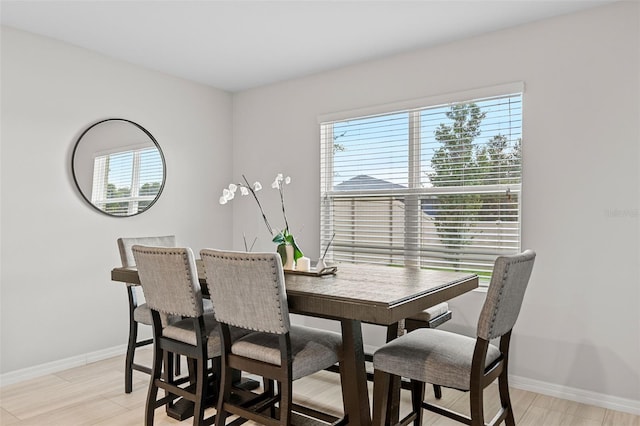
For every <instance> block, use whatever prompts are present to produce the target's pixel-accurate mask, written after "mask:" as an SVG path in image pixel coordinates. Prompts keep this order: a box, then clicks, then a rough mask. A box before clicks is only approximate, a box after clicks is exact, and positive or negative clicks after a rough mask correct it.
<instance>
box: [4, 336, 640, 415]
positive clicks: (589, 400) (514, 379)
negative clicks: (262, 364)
mask: <svg viewBox="0 0 640 426" xmlns="http://www.w3.org/2000/svg"><path fill="white" fill-rule="evenodd" d="M376 349H377V348H376V347H373V346H369V345H365V351H367V352H369V353H373V352H374V351H375V350H376ZM125 351H126V345H120V346H114V347H111V348H107V349H102V350H99V351H96V352H90V353H87V354H84V355H78V356H74V357H70V358H66V359H62V360H58V361H53V362H48V363H45V364H41V365H36V366H35V367H29V368H23V369H21V370H16V371H11V372H9V373H5V374H2V375H0V387H1V386H6V385H11V384H14V383H19V382H22V381H25V380H29V379H33V378H36V377H40V376H44V375H47V374H52V373H57V372H58V371H63V370H67V369H69V368H73V367H79V366H82V365H86V364H89V363H92V362H96V361H101V360H103V359H107V358H111V357H114V356H119V355H122V354H124V353H125ZM509 384H510V385H511V386H513V387H514V388H517V389H522V390H526V391H531V392H536V393H540V394H543V395H548V396H552V397H555V398H562V399H567V400H569V401H575V402H580V403H583V404H588V405H594V406H596V407H602V408H608V409H610V410H616V411H624V412H626V413H631V414H635V415H640V401H639V400H633V399H627V398H620V397H616V396H612V395H605V394H601V393H598V392H592V391H587V390H583V389H576V388H571V387H568V386H562V385H558V384H555V383H548V382H542V381H539V380H534V379H529V378H526V377H518V376H509Z"/></svg>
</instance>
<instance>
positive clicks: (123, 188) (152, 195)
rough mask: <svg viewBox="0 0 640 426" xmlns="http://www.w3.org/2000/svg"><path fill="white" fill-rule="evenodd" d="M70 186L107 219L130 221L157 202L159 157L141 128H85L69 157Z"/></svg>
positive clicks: (161, 172) (117, 122)
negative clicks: (129, 219) (128, 217)
mask: <svg viewBox="0 0 640 426" xmlns="http://www.w3.org/2000/svg"><path fill="white" fill-rule="evenodd" d="M71 168H72V172H73V180H74V181H75V183H76V186H77V187H78V190H79V191H80V194H82V197H83V198H84V199H85V200H86V201H87V202H88V203H89V204H91V206H93V207H94V208H96V209H97V210H99V211H100V212H102V213H105V214H108V215H110V216H121V217H122V216H134V215H137V214H140V213H142V212H144V211H146V210H148V209H149V208H150V207H151V206H152V205H153V204H154V203H155V202H156V201H157V200H158V197H160V194H161V193H162V189H163V188H164V182H165V177H166V166H165V161H164V155H163V154H162V150H161V149H160V145H158V142H157V141H156V140H155V138H154V137H153V136H152V135H151V133H149V132H148V131H147V130H146V129H145V128H144V127H142V126H141V125H139V124H137V123H134V122H133V121H130V120H125V119H122V118H109V119H107V120H102V121H99V122H97V123H95V124H92V125H91V126H89V127H88V128H87V129H86V130H85V131H84V132H82V134H81V135H80V137H79V138H78V141H77V142H76V145H75V147H74V148H73V154H72V157H71Z"/></svg>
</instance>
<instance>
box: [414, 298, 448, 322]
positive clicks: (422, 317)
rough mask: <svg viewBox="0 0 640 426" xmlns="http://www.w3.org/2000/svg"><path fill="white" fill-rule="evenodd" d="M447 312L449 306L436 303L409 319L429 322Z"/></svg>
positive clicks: (445, 303)
mask: <svg viewBox="0 0 640 426" xmlns="http://www.w3.org/2000/svg"><path fill="white" fill-rule="evenodd" d="M447 312H449V304H448V303H447V302H442V303H438V304H437V305H435V306H432V307H430V308H428V309H425V310H424V311H422V312H419V313H417V314H416V315H412V316H411V317H410V318H411V319H414V320H417V321H424V322H429V321H431V320H432V319H434V318H436V317H439V316H440V315H442V314H446V313H447Z"/></svg>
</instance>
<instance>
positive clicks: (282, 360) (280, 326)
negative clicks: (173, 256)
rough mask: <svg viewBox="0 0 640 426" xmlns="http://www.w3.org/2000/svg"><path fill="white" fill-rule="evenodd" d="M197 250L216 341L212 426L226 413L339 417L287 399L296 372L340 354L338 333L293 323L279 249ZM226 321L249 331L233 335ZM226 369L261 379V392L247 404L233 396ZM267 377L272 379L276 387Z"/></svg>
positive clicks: (280, 419)
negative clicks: (218, 361) (217, 378)
mask: <svg viewBox="0 0 640 426" xmlns="http://www.w3.org/2000/svg"><path fill="white" fill-rule="evenodd" d="M200 257H201V258H202V261H203V264H204V270H205V274H206V277H207V286H208V287H209V293H210V294H211V299H212V301H213V306H214V311H215V315H216V319H217V320H218V321H219V323H220V335H221V341H222V375H221V376H222V378H221V381H222V383H221V386H220V396H219V398H218V406H217V414H216V426H222V425H224V424H225V421H226V418H227V417H228V416H229V415H236V416H239V417H240V418H242V419H247V420H253V421H255V422H258V423H260V424H264V425H290V424H291V418H292V411H296V412H302V413H304V414H305V415H307V416H311V417H317V418H320V419H322V420H323V421H325V422H330V423H332V424H342V423H343V422H344V421H345V420H344V419H338V418H335V417H333V416H329V415H328V414H326V413H321V412H319V411H316V410H312V409H311V408H309V407H302V406H299V405H297V404H293V402H292V382H293V381H294V380H296V379H299V378H301V377H304V376H308V375H310V374H313V373H315V372H317V371H320V370H323V369H325V368H326V367H328V366H330V365H333V364H335V363H336V362H339V361H340V359H341V358H342V337H341V336H340V334H338V333H334V332H330V331H325V330H318V329H315V328H310V327H303V326H296V325H291V322H290V319H289V309H288V306H287V295H286V291H285V282H284V271H283V268H282V261H281V259H280V255H279V254H277V253H246V252H230V251H220V250H212V249H205V250H202V251H201V252H200ZM230 326H234V327H240V328H243V329H246V330H251V331H253V333H251V334H248V335H246V336H244V337H241V338H239V339H235V338H234V337H233V336H232V335H231V334H230V332H229V330H230ZM232 369H238V370H242V371H246V372H249V373H253V374H257V375H259V376H262V377H263V378H265V379H267V380H266V381H265V392H264V393H263V394H261V395H260V396H259V397H257V398H256V399H255V400H254V401H253V402H252V404H251V406H247V404H244V405H240V404H238V403H236V402H234V401H233V400H232V395H231V371H232ZM273 381H276V382H277V383H278V392H277V393H276V392H275V390H274V386H273ZM276 404H278V409H277V410H275V408H274V407H275V405H276ZM276 413H277V414H276Z"/></svg>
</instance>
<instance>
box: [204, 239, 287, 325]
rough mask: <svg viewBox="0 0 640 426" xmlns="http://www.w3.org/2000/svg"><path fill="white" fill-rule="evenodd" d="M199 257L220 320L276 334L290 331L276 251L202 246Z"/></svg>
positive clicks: (285, 295) (281, 272)
mask: <svg viewBox="0 0 640 426" xmlns="http://www.w3.org/2000/svg"><path fill="white" fill-rule="evenodd" d="M200 257H201V258H202V262H203V264H204V270H205V274H206V277H207V287H208V289H209V294H211V301H212V302H213V311H214V312H215V315H216V319H217V320H218V321H219V322H222V323H226V324H229V325H232V326H235V327H240V328H245V329H249V330H254V331H262V332H268V333H275V334H285V333H287V332H288V331H289V328H290V325H291V324H290V322H289V308H288V306H287V294H286V291H285V286H284V271H283V269H282V260H281V258H280V255H279V254H277V253H246V252H233V251H221V250H212V249H205V250H202V251H200Z"/></svg>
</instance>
